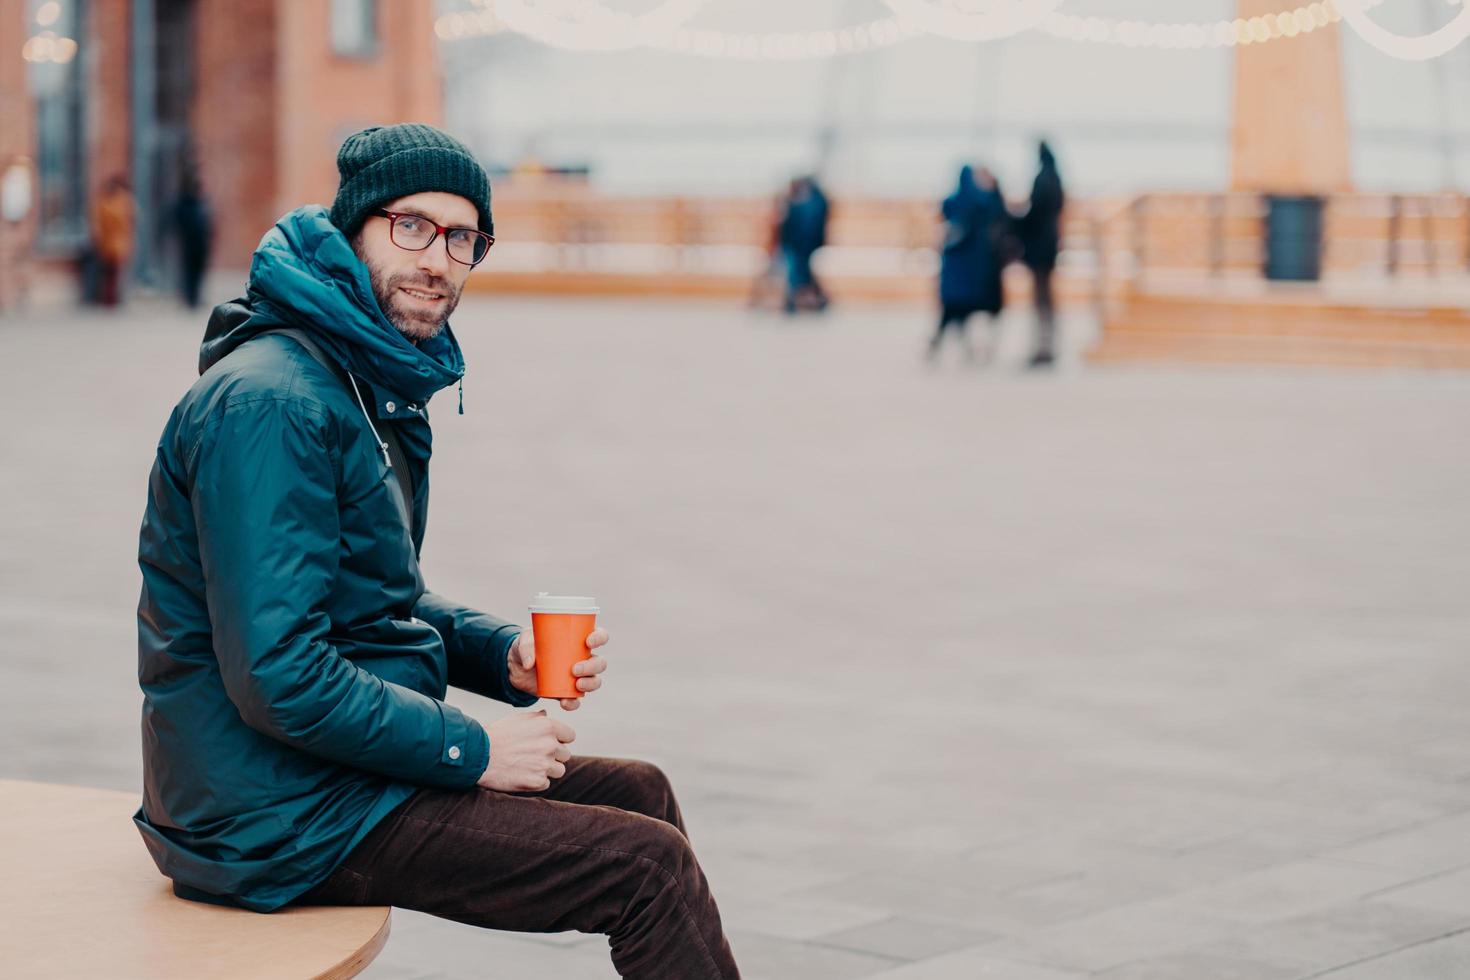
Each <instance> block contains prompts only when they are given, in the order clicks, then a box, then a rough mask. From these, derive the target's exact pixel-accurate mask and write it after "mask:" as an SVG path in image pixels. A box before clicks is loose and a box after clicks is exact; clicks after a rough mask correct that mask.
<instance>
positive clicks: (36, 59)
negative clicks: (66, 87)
mask: <svg viewBox="0 0 1470 980" xmlns="http://www.w3.org/2000/svg"><path fill="white" fill-rule="evenodd" d="M76 55H77V42H76V41H75V40H73V39H72V38H69V37H57V36H56V35H55V34H54V33H53V32H51V31H42V32H41V33H40V34H37V35H36V36H34V37H32V38H29V39H27V40H26V43H25V44H23V45H21V49H20V56H21V58H23V59H24V60H26V61H29V62H31V63H32V64H44V63H46V62H51V63H53V64H58V65H64V64H66V63H67V62H68V61H71V60H72V59H73V58H75V57H76Z"/></svg>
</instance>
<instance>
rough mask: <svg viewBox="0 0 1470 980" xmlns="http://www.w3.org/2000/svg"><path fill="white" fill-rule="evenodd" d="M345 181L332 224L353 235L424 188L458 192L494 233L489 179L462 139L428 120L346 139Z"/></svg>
mask: <svg viewBox="0 0 1470 980" xmlns="http://www.w3.org/2000/svg"><path fill="white" fill-rule="evenodd" d="M337 172H338V174H340V175H341V178H342V183H341V184H339V185H338V187H337V199H336V200H335V201H333V202H332V214H331V217H332V224H334V225H336V226H337V227H338V228H340V229H342V233H343V234H344V235H347V236H349V237H351V236H352V235H354V234H356V232H357V230H358V229H359V228H361V227H362V223H363V222H364V221H366V220H367V218H368V215H369V212H371V211H372V210H373V209H374V208H379V207H382V206H383V205H384V204H386V203H387V202H389V201H392V200H394V199H396V198H400V197H405V196H407V195H409V194H419V193H422V192H423V191H445V192H447V193H450V194H458V195H459V196H460V197H463V198H466V199H467V200H469V201H470V202H471V203H473V204H474V205H475V208H476V210H478V211H479V212H480V230H481V231H483V232H485V233H486V234H491V235H493V234H494V233H495V224H494V222H493V221H491V219H490V178H488V177H487V176H485V169H484V168H483V167H481V166H480V164H479V163H478V162H477V161H476V160H475V157H474V155H473V154H472V153H470V151H469V148H468V147H466V146H465V145H464V144H463V143H461V142H460V141H459V140H457V139H455V138H454V137H453V136H450V135H449V134H448V133H446V132H444V131H443V130H441V129H436V128H434V127H433V126H427V125H425V124H423V123H401V124H400V125H397V126H370V127H368V128H367V129H364V130H362V131H361V132H358V133H353V134H352V135H351V136H349V137H347V138H346V139H345V140H343V141H342V147H341V149H339V150H338V151H337Z"/></svg>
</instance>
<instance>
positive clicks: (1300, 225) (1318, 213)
mask: <svg viewBox="0 0 1470 980" xmlns="http://www.w3.org/2000/svg"><path fill="white" fill-rule="evenodd" d="M1326 204H1327V199H1326V198H1323V197H1316V196H1312V195H1284V194H1268V195H1267V196H1266V278H1267V279H1276V280H1292V281H1297V282H1315V281H1316V280H1318V279H1321V278H1322V212H1323V209H1324V208H1325V207H1326Z"/></svg>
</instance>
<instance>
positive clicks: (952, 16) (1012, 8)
mask: <svg viewBox="0 0 1470 980" xmlns="http://www.w3.org/2000/svg"><path fill="white" fill-rule="evenodd" d="M883 5H884V6H886V7H887V8H888V9H889V10H891V11H893V13H894V16H896V17H897V18H898V19H899V20H900V21H901V22H902V23H903V24H905V26H911V27H913V28H916V29H917V30H920V31H923V32H924V33H926V34H933V35H935V36H937V37H947V38H949V39H951V40H954V41H992V40H995V39H996V38H1002V37H1010V36H1012V35H1014V34H1020V33H1022V32H1023V31H1029V30H1031V29H1032V28H1035V27H1038V26H1040V25H1041V23H1042V22H1043V21H1045V20H1046V18H1047V16H1048V15H1050V14H1051V13H1053V12H1054V11H1055V10H1056V9H1057V8H1058V7H1060V6H1061V5H1062V0H883Z"/></svg>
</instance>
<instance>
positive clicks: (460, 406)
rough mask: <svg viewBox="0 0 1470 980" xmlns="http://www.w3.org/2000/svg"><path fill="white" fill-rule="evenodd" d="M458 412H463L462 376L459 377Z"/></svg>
mask: <svg viewBox="0 0 1470 980" xmlns="http://www.w3.org/2000/svg"><path fill="white" fill-rule="evenodd" d="M459 414H461V415H463V414H464V378H460V379H459Z"/></svg>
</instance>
